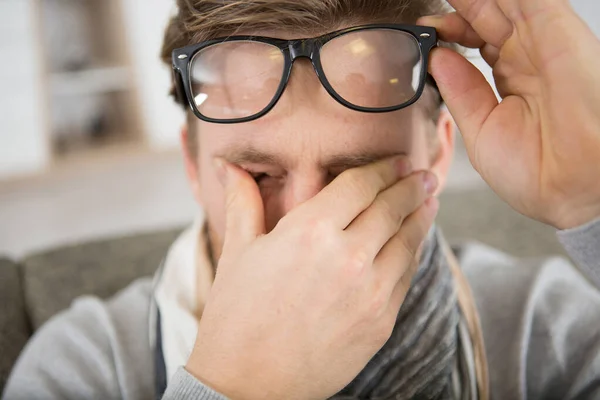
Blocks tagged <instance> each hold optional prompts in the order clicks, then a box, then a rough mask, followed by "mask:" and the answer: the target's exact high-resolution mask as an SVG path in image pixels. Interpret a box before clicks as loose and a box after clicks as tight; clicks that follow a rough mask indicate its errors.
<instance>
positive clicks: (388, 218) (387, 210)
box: [378, 200, 403, 230]
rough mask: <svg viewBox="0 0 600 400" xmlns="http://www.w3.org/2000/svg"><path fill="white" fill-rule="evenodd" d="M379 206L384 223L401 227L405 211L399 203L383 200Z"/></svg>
mask: <svg viewBox="0 0 600 400" xmlns="http://www.w3.org/2000/svg"><path fill="white" fill-rule="evenodd" d="M378 208H379V214H380V216H381V219H382V222H383V223H385V224H388V225H389V224H393V225H394V227H396V228H399V227H400V222H401V221H402V217H403V213H402V211H401V210H400V207H399V206H398V204H393V203H392V202H391V201H387V200H383V201H381V202H380V204H379V206H378ZM396 230H397V229H396Z"/></svg>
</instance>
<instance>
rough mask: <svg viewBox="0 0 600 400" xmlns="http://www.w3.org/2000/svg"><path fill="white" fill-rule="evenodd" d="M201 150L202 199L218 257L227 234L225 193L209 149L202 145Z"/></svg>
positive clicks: (214, 249) (199, 164) (200, 178)
mask: <svg viewBox="0 0 600 400" xmlns="http://www.w3.org/2000/svg"><path fill="white" fill-rule="evenodd" d="M200 150H201V151H199V152H198V166H199V174H198V176H199V182H198V185H199V187H200V197H201V201H202V207H203V209H204V214H205V215H206V219H207V222H208V225H209V229H210V232H211V241H212V245H213V251H214V252H215V255H216V256H217V257H218V255H219V254H220V249H221V244H222V242H223V237H224V234H225V192H224V189H223V185H222V184H221V182H219V179H218V178H217V174H216V172H215V168H214V166H213V164H212V157H211V156H210V153H209V151H208V150H209V149H208V148H207V147H203V146H202V145H200ZM202 150H204V151H202Z"/></svg>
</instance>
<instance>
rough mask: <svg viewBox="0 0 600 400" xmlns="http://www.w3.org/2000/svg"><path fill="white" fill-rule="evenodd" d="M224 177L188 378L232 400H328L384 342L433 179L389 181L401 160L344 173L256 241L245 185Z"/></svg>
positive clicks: (239, 178)
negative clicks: (221, 229)
mask: <svg viewBox="0 0 600 400" xmlns="http://www.w3.org/2000/svg"><path fill="white" fill-rule="evenodd" d="M222 171H223V173H222V176H224V177H225V179H224V181H225V190H226V197H227V211H226V212H227V217H226V233H225V243H224V246H223V254H222V256H221V259H220V261H219V265H218V268H217V274H216V278H215V281H214V285H213V288H212V290H211V293H210V297H209V300H208V302H207V305H206V307H205V309H204V313H203V316H202V319H201V321H200V325H199V330H198V336H197V340H196V344H195V348H194V350H193V353H192V355H191V357H190V359H189V361H188V364H187V366H186V368H187V370H188V371H189V372H190V373H191V374H193V375H194V376H196V377H197V378H198V379H200V380H201V381H202V382H204V383H205V384H207V385H209V386H210V387H212V388H214V389H215V390H217V391H219V392H221V393H223V394H224V395H226V396H228V397H231V398H235V399H257V398H261V399H268V398H274V399H282V398H286V399H294V398H298V399H311V398H314V399H316V398H326V397H329V396H332V395H334V394H335V393H337V392H338V391H339V390H341V389H342V388H344V386H346V385H347V384H348V383H349V382H350V381H351V380H352V379H353V378H354V377H356V376H357V375H358V374H359V372H360V371H361V370H362V369H363V368H364V366H365V365H366V364H367V362H368V361H369V360H370V359H371V358H372V356H373V355H375V353H376V352H377V351H378V350H379V349H380V348H381V347H383V345H384V344H385V342H386V341H387V340H388V339H389V337H390V335H391V333H392V330H393V327H394V322H395V320H396V315H397V313H398V311H399V309H400V306H401V304H402V302H403V301H404V297H405V295H406V293H407V291H408V288H409V286H410V282H411V279H412V276H413V274H414V271H415V269H416V265H417V260H416V258H417V257H416V253H417V249H418V248H419V246H420V244H421V243H422V242H423V240H424V238H425V236H426V234H427V232H428V231H429V229H430V226H431V224H432V222H433V220H434V215H435V213H436V210H437V201H436V200H435V199H429V200H427V201H426V199H427V197H428V196H430V195H431V194H432V193H433V192H434V190H435V187H436V186H437V183H436V180H435V177H434V176H433V175H432V174H431V173H425V172H418V173H414V174H412V175H411V176H409V177H408V178H406V179H404V180H402V181H400V182H398V180H399V179H400V178H401V177H403V176H405V175H407V173H410V172H409V171H407V160H405V159H404V160H403V159H394V160H384V161H381V162H378V163H375V164H372V165H368V166H365V167H361V168H357V169H353V170H348V171H345V172H344V173H342V174H341V175H340V176H338V177H337V178H336V179H335V180H334V181H333V182H332V183H331V184H330V185H329V186H327V187H326V188H325V189H323V190H322V191H321V192H320V193H319V194H318V195H317V196H315V197H314V198H313V199H311V200H309V201H307V202H305V203H303V204H302V205H300V206H298V207H297V208H295V209H294V210H292V211H291V212H290V213H288V214H287V215H286V216H285V217H284V218H283V219H281V220H280V221H279V223H278V224H277V226H276V227H275V228H274V229H273V231H271V232H270V233H268V234H265V226H264V215H263V204H262V199H261V196H260V193H259V190H258V187H257V186H256V183H255V182H254V180H253V179H252V178H251V177H250V176H249V175H248V174H246V173H245V172H244V171H242V170H241V169H239V168H237V167H235V166H233V165H229V164H225V165H223V167H222ZM426 187H427V188H428V189H427V190H426Z"/></svg>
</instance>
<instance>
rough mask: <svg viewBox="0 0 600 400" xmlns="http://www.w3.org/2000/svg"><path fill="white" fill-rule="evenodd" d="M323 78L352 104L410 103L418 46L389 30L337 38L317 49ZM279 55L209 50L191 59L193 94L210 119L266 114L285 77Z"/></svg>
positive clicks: (234, 47) (235, 48)
mask: <svg viewBox="0 0 600 400" xmlns="http://www.w3.org/2000/svg"><path fill="white" fill-rule="evenodd" d="M320 55H321V65H322V68H323V72H324V75H325V79H326V80H327V82H328V83H329V85H330V86H331V87H332V88H333V90H334V91H335V92H336V93H337V94H338V96H339V97H341V98H342V99H343V100H345V101H346V102H348V103H351V104H353V105H355V106H359V107H365V108H372V109H381V108H387V107H394V106H399V105H402V104H404V103H406V102H408V101H410V100H411V99H412V98H413V97H414V96H415V94H416V93H417V91H418V88H419V86H420V83H421V82H420V80H421V74H422V68H423V61H422V60H421V52H420V49H419V43H418V42H417V40H416V39H415V38H414V37H413V36H412V35H410V34H408V33H406V32H403V31H399V30H393V29H371V30H361V31H355V32H351V33H347V34H345V35H342V36H339V37H336V38H334V39H332V40H330V41H329V42H327V43H326V44H325V45H324V46H323V47H322V49H321V54H320ZM284 68H285V57H284V54H283V52H282V51H281V50H280V49H279V48H277V47H275V46H273V45H270V44H267V43H262V42H255V41H232V42H223V43H219V44H215V45H212V46H209V47H207V48H204V49H202V50H201V51H199V52H198V53H197V54H196V55H195V56H194V58H193V59H192V61H191V73H190V75H191V82H192V87H191V90H192V96H193V99H194V102H195V105H196V107H197V109H198V111H199V112H200V113H201V114H202V115H204V116H206V117H209V118H213V119H237V118H245V117H250V116H253V115H256V114H258V113H260V112H261V111H262V110H264V109H265V108H266V107H267V106H268V105H269V104H270V103H271V101H272V100H273V98H274V97H275V95H276V94H277V90H278V88H279V86H280V84H281V81H282V79H283V76H284Z"/></svg>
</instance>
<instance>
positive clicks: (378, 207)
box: [346, 171, 438, 258]
mask: <svg viewBox="0 0 600 400" xmlns="http://www.w3.org/2000/svg"><path fill="white" fill-rule="evenodd" d="M437 186H438V182H437V178H436V176H435V175H434V174H432V173H431V172H425V171H423V172H418V173H416V174H413V175H411V176H410V177H408V178H406V179H404V180H402V181H400V182H398V183H396V184H395V185H393V186H391V187H390V188H388V189H386V190H385V191H383V192H381V193H380V194H379V195H378V196H377V198H376V199H375V201H374V202H373V204H371V206H370V207H369V208H367V209H366V210H365V211H364V212H363V213H362V214H361V215H359V216H358V217H357V218H356V219H355V220H354V221H353V222H352V223H351V224H350V225H349V226H348V228H347V229H346V232H347V233H348V234H349V235H350V236H351V239H350V240H351V241H352V242H354V243H357V244H358V245H359V246H362V247H366V248H367V252H368V254H370V255H372V257H373V258H375V257H376V256H377V254H378V253H379V251H380V250H381V248H382V247H383V246H384V245H385V244H386V243H387V242H388V241H389V240H390V238H391V237H392V236H394V235H396V233H397V232H398V230H399V229H400V226H401V225H402V222H403V220H404V219H405V218H406V217H408V216H409V215H411V214H412V213H413V212H414V211H415V210H416V209H418V208H419V207H420V206H422V205H423V203H424V202H425V200H426V199H427V197H429V196H431V195H432V194H433V193H434V192H435V190H436V189H437Z"/></svg>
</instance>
